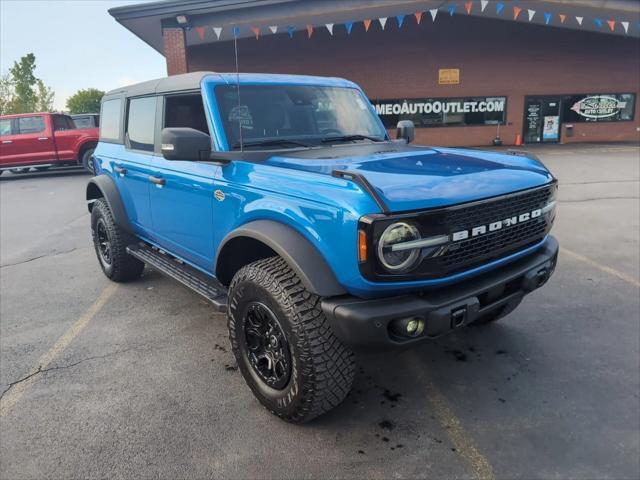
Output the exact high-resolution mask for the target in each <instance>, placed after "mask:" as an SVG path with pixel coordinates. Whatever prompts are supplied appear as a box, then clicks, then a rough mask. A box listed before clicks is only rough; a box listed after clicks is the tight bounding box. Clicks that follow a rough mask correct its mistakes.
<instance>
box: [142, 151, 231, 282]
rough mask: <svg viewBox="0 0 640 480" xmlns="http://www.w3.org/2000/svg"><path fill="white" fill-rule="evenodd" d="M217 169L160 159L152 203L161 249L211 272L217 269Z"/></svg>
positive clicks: (156, 164) (202, 164) (154, 182)
mask: <svg viewBox="0 0 640 480" xmlns="http://www.w3.org/2000/svg"><path fill="white" fill-rule="evenodd" d="M218 168H220V167H218V166H216V165H209V164H204V163H198V162H188V161H184V162H182V161H175V160H165V159H164V158H163V157H156V163H155V164H154V170H153V172H152V176H151V177H150V182H151V186H150V193H149V200H150V204H151V216H152V218H153V234H154V239H155V241H156V242H157V243H158V245H160V246H162V247H164V248H166V249H167V250H168V251H169V252H171V253H174V254H176V255H178V256H179V257H182V258H183V259H185V260H187V261H188V262H190V263H192V264H193V265H195V266H197V267H200V268H202V269H203V270H206V271H208V272H210V271H211V269H212V265H213V257H214V255H215V251H214V248H213V247H214V239H213V202H214V196H213V192H214V177H215V174H216V170H217V169H218Z"/></svg>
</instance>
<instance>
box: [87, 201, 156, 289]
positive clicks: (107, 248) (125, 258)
mask: <svg viewBox="0 0 640 480" xmlns="http://www.w3.org/2000/svg"><path fill="white" fill-rule="evenodd" d="M91 235H92V237H93V246H94V247H95V249H96V255H97V256H98V261H99V262H100V267H102V271H103V272H104V274H105V275H106V276H107V277H108V278H110V279H111V280H113V281H114V282H127V281H130V280H136V279H137V278H140V275H142V271H143V270H144V263H143V262H141V261H140V260H138V259H137V258H134V257H132V256H131V255H129V254H128V253H127V245H131V244H132V243H135V241H136V240H135V237H133V236H132V235H130V234H128V233H126V232H125V231H123V230H122V229H121V228H120V227H119V226H118V225H117V224H116V222H115V220H114V218H113V215H112V213H111V209H110V208H109V205H108V204H107V202H106V201H105V200H104V198H99V199H98V200H96V201H95V202H94V204H93V208H92V209H91Z"/></svg>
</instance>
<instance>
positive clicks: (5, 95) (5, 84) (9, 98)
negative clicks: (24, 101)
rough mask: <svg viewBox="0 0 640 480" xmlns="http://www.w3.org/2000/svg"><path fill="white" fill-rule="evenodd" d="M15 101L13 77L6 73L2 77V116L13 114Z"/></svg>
mask: <svg viewBox="0 0 640 480" xmlns="http://www.w3.org/2000/svg"><path fill="white" fill-rule="evenodd" d="M14 99H15V88H14V87H13V80H12V79H11V75H9V74H8V73H6V74H5V75H2V77H0V115H6V114H9V113H12V110H11V109H12V107H13V103H14Z"/></svg>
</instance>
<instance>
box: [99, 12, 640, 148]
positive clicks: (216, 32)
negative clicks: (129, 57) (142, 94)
mask: <svg viewBox="0 0 640 480" xmlns="http://www.w3.org/2000/svg"><path fill="white" fill-rule="evenodd" d="M110 13H111V15H113V17H115V18H116V20H117V21H119V22H120V23H121V24H122V25H124V26H125V27H126V28H128V29H129V30H131V31H132V32H133V33H134V34H136V35H137V36H138V37H140V38H141V39H142V40H143V41H145V42H146V43H148V44H149V45H150V46H151V47H153V48H155V49H156V50H158V51H159V52H161V53H162V54H163V55H164V56H165V57H166V59H167V71H168V74H169V75H173V74H178V73H185V72H191V71H198V70H213V71H219V72H227V71H235V49H234V43H235V41H234V40H235V38H236V37H237V48H238V59H239V68H240V71H242V72H270V73H299V74H307V75H326V76H339V77H345V78H348V79H350V80H353V81H355V82H357V83H358V84H360V85H361V86H362V87H363V89H364V90H365V92H366V94H367V95H368V96H369V98H370V99H371V100H372V101H373V103H374V105H375V106H376V108H377V110H378V113H379V114H380V116H381V118H382V119H383V121H384V122H385V125H387V126H388V128H390V129H393V128H394V126H395V124H396V123H397V121H398V120H400V119H405V118H406V119H411V120H413V121H414V123H415V124H416V127H417V128H416V140H417V142H418V143H426V144H432V145H452V146H454V145H455V146H466V145H489V144H490V143H491V142H492V140H493V139H494V138H495V137H496V136H497V135H499V136H500V138H502V140H503V141H504V143H505V144H513V143H514V142H515V141H516V139H517V137H518V136H519V137H520V139H521V140H522V141H523V142H524V143H539V142H544V143H547V142H549V143H552V142H560V143H569V142H602V141H638V140H639V139H640V117H639V115H638V110H639V108H640V40H639V39H640V2H637V1H635V0H573V1H571V2H567V1H566V0H522V1H519V0H503V1H502V2H497V1H493V0H491V1H480V0H473V1H462V0H451V1H442V0H437V1H436V0H420V1H417V0H368V1H367V0H324V1H323V0H184V1H165V2H153V3H147V4H142V5H130V6H125V7H119V8H115V9H112V10H110ZM434 17H435V19H434ZM274 27H277V30H276V33H275V34H274V33H273V31H274ZM349 29H350V32H349V31H348V30H349ZM256 36H257V37H258V38H256ZM463 127H467V128H463Z"/></svg>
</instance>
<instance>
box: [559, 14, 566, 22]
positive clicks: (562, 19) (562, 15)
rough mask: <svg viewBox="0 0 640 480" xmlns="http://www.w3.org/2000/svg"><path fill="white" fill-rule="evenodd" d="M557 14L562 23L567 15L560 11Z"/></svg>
mask: <svg viewBox="0 0 640 480" xmlns="http://www.w3.org/2000/svg"><path fill="white" fill-rule="evenodd" d="M558 16H559V17H560V23H564V21H565V20H566V19H567V16H566V15H564V14H563V13H560V14H559V15H558Z"/></svg>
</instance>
